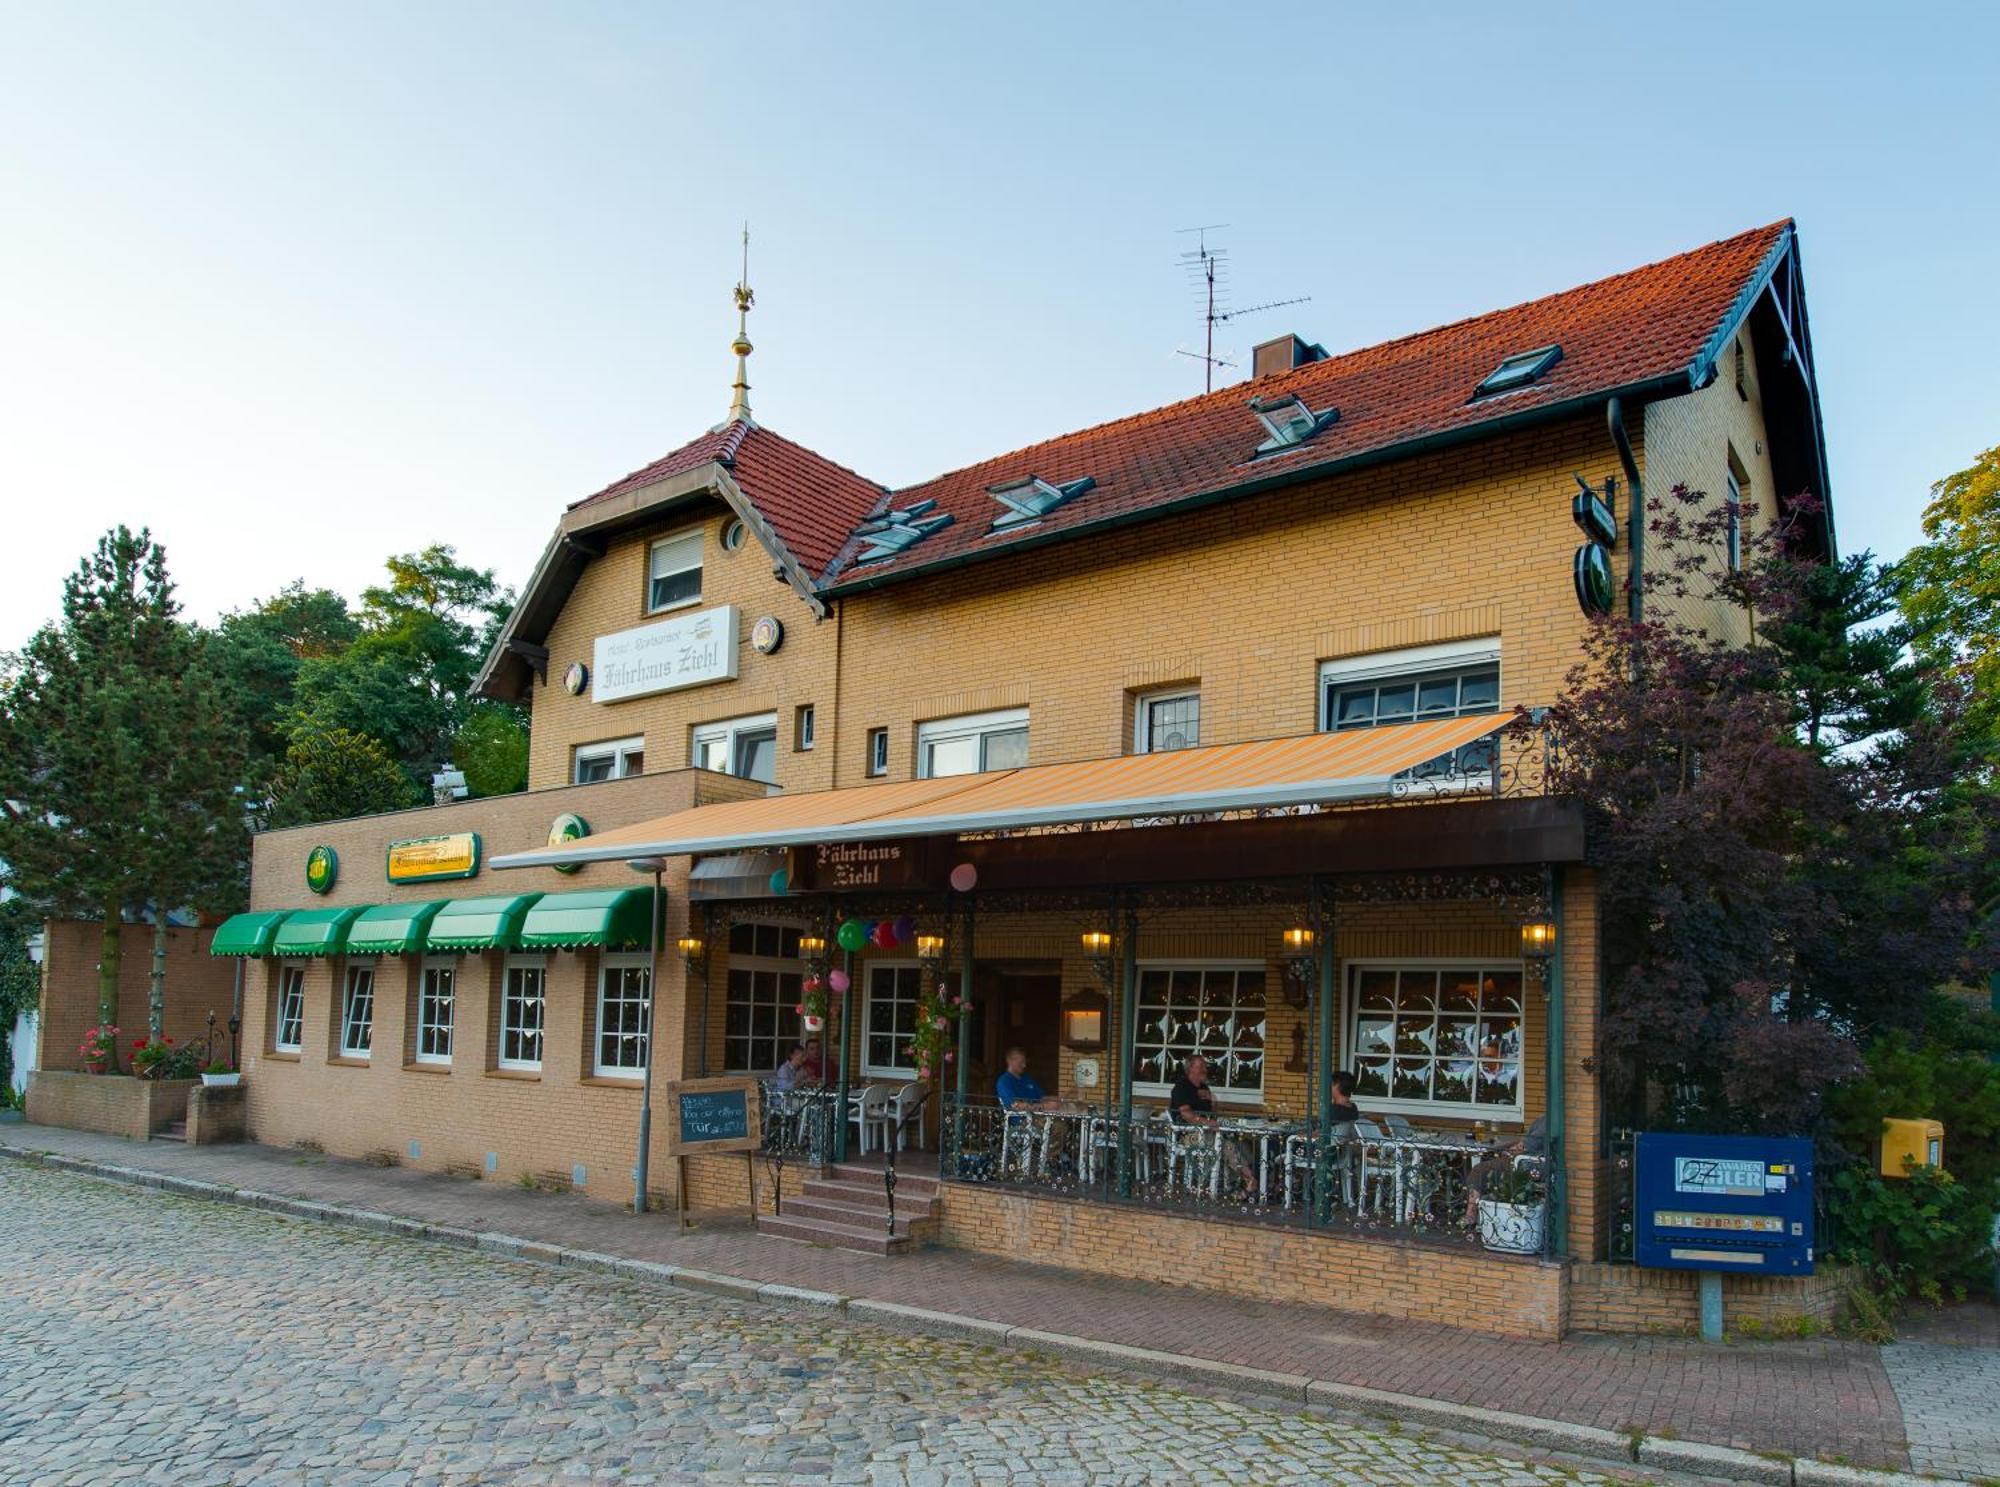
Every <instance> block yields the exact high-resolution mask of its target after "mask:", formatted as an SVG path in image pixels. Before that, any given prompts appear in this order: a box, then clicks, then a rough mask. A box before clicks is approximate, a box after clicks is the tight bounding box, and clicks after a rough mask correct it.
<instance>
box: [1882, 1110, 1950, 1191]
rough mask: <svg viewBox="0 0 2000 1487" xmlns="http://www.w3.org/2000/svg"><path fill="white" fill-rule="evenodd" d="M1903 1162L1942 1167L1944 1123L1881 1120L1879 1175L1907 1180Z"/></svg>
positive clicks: (1906, 1171)
mask: <svg viewBox="0 0 2000 1487" xmlns="http://www.w3.org/2000/svg"><path fill="white" fill-rule="evenodd" d="M1905 1159H1907V1160H1908V1161H1909V1162H1911V1163H1913V1164H1914V1165H1916V1166H1919V1167H1942V1166H1943V1165H1944V1122H1943V1121H1938V1120H1885V1121H1883V1122H1882V1175H1883V1176H1884V1177H1908V1176H1909V1175H1910V1173H1909V1169H1908V1168H1907V1167H1905V1166H1904V1165H1903V1164H1904V1161H1905Z"/></svg>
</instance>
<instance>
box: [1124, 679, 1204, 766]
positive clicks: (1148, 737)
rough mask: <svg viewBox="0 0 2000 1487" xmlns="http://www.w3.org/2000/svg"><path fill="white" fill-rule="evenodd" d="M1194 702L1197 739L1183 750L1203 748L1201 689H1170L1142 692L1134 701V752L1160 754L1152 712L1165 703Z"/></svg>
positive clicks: (1185, 745)
mask: <svg viewBox="0 0 2000 1487" xmlns="http://www.w3.org/2000/svg"><path fill="white" fill-rule="evenodd" d="M1190 701H1191V702H1193V703H1194V705H1195V739H1194V742H1193V743H1191V744H1183V745H1182V746H1181V747H1182V748H1187V749H1198V748H1200V747H1201V688H1200V687H1168V688H1166V689H1165V690H1164V691H1159V692H1141V693H1140V694H1139V695H1138V696H1137V697H1135V698H1133V699H1132V752H1133V753H1135V754H1152V753H1157V752H1160V751H1159V750H1156V749H1154V747H1153V730H1152V712H1153V709H1154V708H1155V707H1157V706H1159V705H1160V704H1161V703H1163V702H1190Z"/></svg>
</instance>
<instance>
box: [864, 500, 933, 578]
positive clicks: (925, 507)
mask: <svg viewBox="0 0 2000 1487" xmlns="http://www.w3.org/2000/svg"><path fill="white" fill-rule="evenodd" d="M936 507H937V502H935V501H919V502H917V503H916V504H915V505H914V506H905V507H902V508H900V509H898V510H894V511H885V512H883V513H882V514H881V515H880V516H875V517H870V518H869V519H868V520H867V521H865V522H863V523H862V524H861V525H860V526H858V527H856V528H855V529H854V535H855V536H857V537H865V538H867V539H868V545H867V546H866V547H864V548H862V549H861V551H860V552H859V553H858V554H856V556H855V559H854V561H855V562H857V563H874V562H879V561H880V560H881V559H883V558H893V557H895V556H896V555H897V554H898V553H904V552H908V551H909V550H910V549H911V548H913V547H915V546H916V545H917V544H918V543H919V542H922V541H923V540H924V538H926V537H928V536H930V534H931V533H933V532H935V531H938V530H940V529H941V528H944V527H948V526H950V525H951V516H950V515H949V513H944V512H939V513H937V514H936V515H933V514H932V513H933V512H934V511H935V510H936Z"/></svg>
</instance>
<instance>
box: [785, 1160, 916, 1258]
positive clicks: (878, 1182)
mask: <svg viewBox="0 0 2000 1487" xmlns="http://www.w3.org/2000/svg"><path fill="white" fill-rule="evenodd" d="M801 1188H802V1191H801V1192H800V1193H799V1195H798V1196H797V1197H793V1198H787V1199H786V1200H785V1203H784V1211H783V1213H781V1214H777V1215H765V1216H761V1217H759V1218H758V1220H757V1229H758V1232H759V1233H763V1234H770V1235H775V1236H777V1237H778V1238H781V1239H797V1240H802V1241H804V1242H805V1243H808V1244H825V1245H832V1246H834V1247H836V1248H839V1249H851V1250H859V1251H861V1252H862V1253H865V1254H872V1255H892V1254H895V1253H897V1252H899V1251H901V1250H903V1249H906V1248H908V1247H909V1246H910V1245H911V1244H913V1243H922V1242H924V1241H925V1240H927V1239H928V1238H930V1236H931V1235H932V1233H934V1232H935V1230H936V1228H937V1219H938V1208H939V1205H940V1203H941V1202H942V1201H943V1195H942V1193H941V1191H940V1189H939V1186H938V1180H937V1179H936V1178H935V1177H933V1176H930V1175H929V1174H928V1173H923V1172H913V1173H910V1174H908V1175H905V1174H904V1173H902V1172H900V1171H899V1172H898V1173H897V1174H896V1219H895V1230H894V1232H893V1233H891V1232H890V1227H889V1195H888V1192H887V1190H886V1188H885V1186H884V1183H883V1180H882V1169H881V1168H880V1167H871V1166H865V1165H861V1164H857V1163H853V1162H836V1163H834V1164H833V1165H831V1166H829V1167H827V1168H826V1169H825V1170H824V1171H823V1172H822V1173H821V1175H819V1176H817V1177H808V1178H807V1179H806V1180H805V1181H804V1183H802V1184H801Z"/></svg>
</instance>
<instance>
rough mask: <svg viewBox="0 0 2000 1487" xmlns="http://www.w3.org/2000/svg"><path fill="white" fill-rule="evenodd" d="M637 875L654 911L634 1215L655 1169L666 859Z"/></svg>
mask: <svg viewBox="0 0 2000 1487" xmlns="http://www.w3.org/2000/svg"><path fill="white" fill-rule="evenodd" d="M625 865H626V866H627V867H629V868H631V869H632V871H633V872H635V873H651V874H652V875H653V910H652V915H651V919H650V923H649V924H648V926H647V941H646V1056H645V1058H644V1060H643V1061H642V1068H643V1072H642V1073H641V1074H640V1076H639V1159H638V1161H637V1162H636V1163H635V1164H634V1165H633V1168H632V1211H633V1212H634V1213H644V1212H645V1211H646V1173H647V1171H648V1170H649V1169H650V1168H651V1165H652V1146H653V1033H654V1022H655V1018H654V1016H653V1011H654V1008H655V1007H656V1006H657V1005H658V1004H659V1000H660V920H661V918H662V917H663V916H662V914H661V913H660V892H661V890H660V877H661V875H662V874H663V873H665V872H666V870H667V859H666V858H664V857H634V858H631V859H629V860H628V861H627V862H626V864H625Z"/></svg>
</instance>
